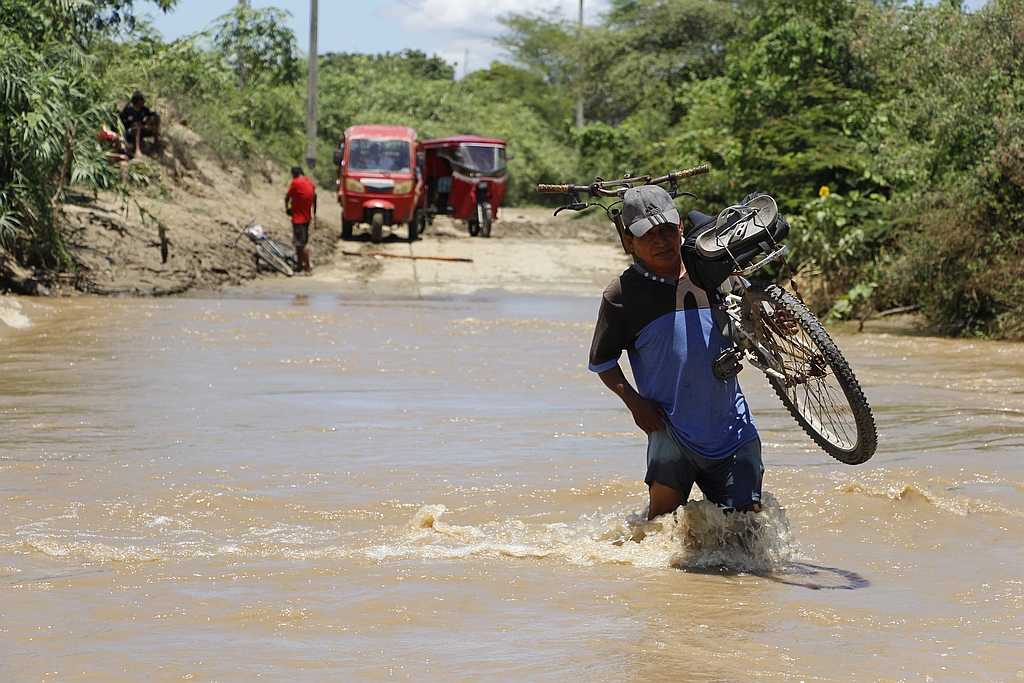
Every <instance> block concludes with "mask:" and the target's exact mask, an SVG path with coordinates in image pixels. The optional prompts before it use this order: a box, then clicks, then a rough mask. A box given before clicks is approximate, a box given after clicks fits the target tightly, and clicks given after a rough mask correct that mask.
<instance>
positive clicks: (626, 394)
mask: <svg viewBox="0 0 1024 683" xmlns="http://www.w3.org/2000/svg"><path fill="white" fill-rule="evenodd" d="M597 376H598V377H600V378H601V381H602V382H604V385H605V386H606V387H608V388H609V389H611V390H612V391H613V392H614V393H615V395H616V396H618V397H619V398H621V399H622V402H623V403H625V404H626V407H627V408H629V412H631V413H632V414H633V421H634V422H636V426H637V427H639V428H640V429H642V430H644V432H645V433H647V434H650V433H651V432H656V431H658V430H660V429H664V428H665V422H664V420H665V419H666V418H667V415H665V410H664V409H663V408H662V407H661V406H660V405H658V403H657V402H655V401H652V400H650V399H647V398H644V397H643V396H641V395H640V394H639V393H637V390H636V389H634V388H633V385H632V384H630V383H629V380H627V379H626V375H624V374H623V372H622V368H621V367H619V366H618V364H616V365H615V367H613V368H611V369H610V370H605V371H604V372H599V373H597Z"/></svg>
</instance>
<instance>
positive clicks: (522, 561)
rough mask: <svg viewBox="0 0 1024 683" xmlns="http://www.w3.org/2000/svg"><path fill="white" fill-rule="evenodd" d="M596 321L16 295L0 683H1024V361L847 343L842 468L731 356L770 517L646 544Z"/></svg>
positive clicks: (693, 512)
mask: <svg viewBox="0 0 1024 683" xmlns="http://www.w3.org/2000/svg"><path fill="white" fill-rule="evenodd" d="M596 312H597V300H594V299H588V298H550V297H549V298H545V297H530V296H523V297H513V296H493V297H488V296H483V297H479V298H471V297H467V298H454V299H453V298H447V299H442V298H438V299H429V298H428V299H411V298H410V299H402V298H368V297H367V298H360V297H335V296H310V297H286V296H280V297H270V296H267V297H262V298H260V297H252V296H250V297H236V298H230V297H228V298H225V297H216V298H212V297H211V298H182V299H165V300H113V299H92V298H80V299H65V300H55V301H40V300H27V299H20V300H19V299H13V298H4V299H0V420H2V441H0V662H2V673H0V679H2V680H4V681H52V680H68V681H139V680H154V681H180V680H192V681H252V680H256V679H257V678H259V679H260V680H274V681H342V680H353V681H384V680H389V681H390V680H415V681H444V682H446V683H447V682H451V681H522V682H526V681H531V682H532V681H638V682H639V681H644V682H648V681H666V682H667V681H673V682H675V681H737V682H738V681H793V682H794V683H795V682H797V681H806V682H808V683H810V682H811V681H837V682H839V681H842V682H847V681H1009V680H1021V679H1024V353H1022V351H1024V347H1022V346H1020V345H1014V344H1002V343H992V342H979V341H973V342H972V341H965V340H945V339H934V338H924V337H900V336H892V335H885V334H860V335H854V336H837V340H838V343H839V345H840V347H841V348H842V350H843V351H844V353H845V355H846V357H847V358H848V359H849V360H850V362H851V365H852V366H853V367H854V370H855V372H856V373H857V375H858V377H859V378H860V380H861V383H862V385H863V386H864V390H865V393H866V394H867V397H868V399H869V401H870V402H871V405H872V407H873V409H874V414H875V418H876V421H877V424H878V432H879V447H878V452H877V453H876V455H875V456H874V458H873V459H872V460H870V461H869V462H868V463H866V464H865V465H861V466H856V467H851V466H848V465H843V464H840V463H838V462H836V461H834V460H832V459H831V458H829V457H828V456H827V455H825V454H824V453H822V452H821V451H819V450H817V449H816V448H815V447H814V446H813V444H812V443H811V442H810V440H809V439H808V438H807V437H805V436H803V434H802V432H800V431H799V430H798V429H797V427H796V423H795V422H793V420H792V419H791V418H790V417H789V416H788V414H787V413H786V412H785V411H784V409H783V407H782V404H781V403H779V401H778V400H777V399H776V398H775V397H774V394H772V393H771V391H770V389H769V387H768V385H767V382H766V381H765V380H764V378H763V377H761V376H759V375H757V374H756V371H755V370H753V369H752V368H747V369H746V370H744V371H743V372H742V373H741V374H740V380H741V384H742V385H743V387H744V389H745V391H746V393H747V395H748V397H749V401H750V403H751V405H752V408H753V411H754V416H755V419H756V421H757V424H758V427H759V429H760V431H761V438H762V441H763V443H764V459H765V464H766V467H767V472H766V475H765V490H766V492H767V494H770V495H766V499H767V501H768V504H767V505H766V510H765V512H764V513H762V515H760V518H759V519H757V520H752V519H750V518H749V517H752V516H745V515H740V516H735V517H726V516H725V515H722V514H721V513H720V512H718V511H717V510H716V509H710V508H709V507H708V506H706V505H705V504H703V503H702V502H699V501H695V502H693V503H691V505H690V506H688V508H686V509H685V512H680V513H678V514H677V515H675V516H674V517H665V518H663V519H662V521H661V523H660V524H644V523H643V522H642V519H643V516H644V512H645V506H646V490H645V487H644V485H643V482H642V477H643V472H644V440H643V438H642V435H641V434H640V433H639V432H638V431H637V429H636V428H635V427H634V426H633V424H632V421H631V420H630V418H629V415H628V413H627V412H626V410H625V409H624V408H623V407H622V405H621V403H620V402H619V401H618V399H617V398H615V397H614V396H612V395H611V394H610V393H609V392H607V391H606V390H604V389H603V387H602V386H601V384H600V382H599V381H598V379H597V377H596V376H594V375H593V374H592V373H590V372H588V371H587V369H586V356H587V350H588V349H589V345H590V337H591V331H592V324H593V320H594V318H595V316H596ZM695 495H696V491H695ZM698 497H699V496H698ZM723 567H724V568H723Z"/></svg>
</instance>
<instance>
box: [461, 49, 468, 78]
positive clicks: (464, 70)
mask: <svg viewBox="0 0 1024 683" xmlns="http://www.w3.org/2000/svg"><path fill="white" fill-rule="evenodd" d="M467 73H469V50H466V58H465V59H463V60H462V77H463V78H465V77H466V74H467Z"/></svg>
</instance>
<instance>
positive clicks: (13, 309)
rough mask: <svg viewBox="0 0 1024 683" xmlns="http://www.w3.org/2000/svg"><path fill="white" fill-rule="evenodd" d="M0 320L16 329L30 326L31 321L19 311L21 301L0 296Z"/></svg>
mask: <svg viewBox="0 0 1024 683" xmlns="http://www.w3.org/2000/svg"><path fill="white" fill-rule="evenodd" d="M0 321H2V322H4V323H6V324H7V325H8V326H9V327H13V328H14V329H16V330H24V329H26V328H29V327H32V321H31V320H30V319H29V317H28V316H27V315H25V314H24V313H22V312H21V302H20V301H17V300H16V299H7V298H3V297H0Z"/></svg>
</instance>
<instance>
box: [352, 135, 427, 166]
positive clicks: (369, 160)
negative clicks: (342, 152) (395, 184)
mask: <svg viewBox="0 0 1024 683" xmlns="http://www.w3.org/2000/svg"><path fill="white" fill-rule="evenodd" d="M411 158H412V155H411V154H410V151H409V141H408V140H376V139H369V140H367V139H359V138H357V139H355V140H351V141H350V142H349V153H348V169H349V170H350V171H371V172H379V173H388V172H396V173H411V172H412V165H411V163H410V159H411Z"/></svg>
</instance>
